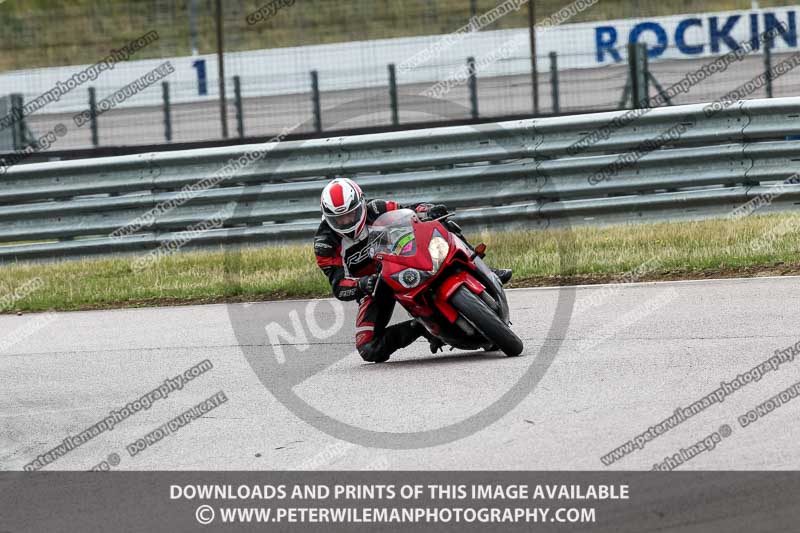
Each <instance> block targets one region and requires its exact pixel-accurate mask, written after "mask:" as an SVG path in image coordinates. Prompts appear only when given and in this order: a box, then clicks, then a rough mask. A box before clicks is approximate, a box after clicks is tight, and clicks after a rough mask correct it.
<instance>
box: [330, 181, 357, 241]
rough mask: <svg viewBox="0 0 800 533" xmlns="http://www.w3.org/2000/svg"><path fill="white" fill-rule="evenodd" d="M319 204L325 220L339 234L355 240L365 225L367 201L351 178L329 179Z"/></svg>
mask: <svg viewBox="0 0 800 533" xmlns="http://www.w3.org/2000/svg"><path fill="white" fill-rule="evenodd" d="M320 206H321V207H322V216H323V217H324V218H325V221H326V222H327V223H328V225H329V226H330V227H331V229H333V231H335V232H336V233H338V234H339V235H342V236H344V237H347V238H349V239H354V240H355V239H357V238H358V237H359V236H360V235H361V232H363V231H364V228H366V226H367V201H366V200H365V199H364V193H363V192H361V187H359V186H358V185H357V184H356V182H354V181H353V180H350V179H347V178H336V179H334V180H331V182H330V183H328V184H327V185H326V186H325V188H324V189H323V190H322V198H321V200H320Z"/></svg>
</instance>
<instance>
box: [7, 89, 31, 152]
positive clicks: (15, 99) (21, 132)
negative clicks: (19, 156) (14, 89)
mask: <svg viewBox="0 0 800 533" xmlns="http://www.w3.org/2000/svg"><path fill="white" fill-rule="evenodd" d="M9 100H10V104H11V110H10V116H11V117H12V119H14V124H12V126H11V144H12V146H13V147H14V148H13V149H14V150H22V149H24V148H25V147H26V146H27V145H28V142H29V141H31V140H32V139H28V138H27V135H26V134H25V133H26V130H27V128H26V127H25V115H24V111H23V109H22V108H23V106H24V105H25V100H24V97H23V96H22V95H21V94H19V93H13V94H12V95H11V96H10V97H9Z"/></svg>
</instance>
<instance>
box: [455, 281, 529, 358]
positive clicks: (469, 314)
mask: <svg viewBox="0 0 800 533" xmlns="http://www.w3.org/2000/svg"><path fill="white" fill-rule="evenodd" d="M450 304H451V305H452V306H453V307H455V308H456V310H457V311H458V312H459V314H461V316H463V317H464V318H465V319H466V320H467V321H468V322H469V323H470V324H472V326H473V327H474V328H475V329H477V330H478V331H479V332H480V333H481V335H483V336H484V337H485V338H486V339H487V340H488V341H489V342H491V343H492V344H494V345H496V346H498V347H499V348H500V349H501V350H502V351H503V353H505V354H506V355H507V356H509V357H516V356H518V355H519V354H521V353H522V350H523V348H524V347H523V346H522V340H521V339H520V338H519V337H517V335H516V334H515V333H514V332H513V331H511V328H509V327H508V325H507V324H506V323H505V322H503V321H502V320H501V319H500V317H499V316H497V315H496V314H495V312H494V311H492V310H491V309H490V308H489V306H488V305H486V304H485V303H484V302H483V300H481V299H480V297H479V296H477V295H475V294H474V293H473V292H472V291H470V290H469V289H468V288H467V287H466V286H464V285H462V286H461V287H459V289H458V290H457V291H456V292H455V294H453V296H452V297H451V298H450Z"/></svg>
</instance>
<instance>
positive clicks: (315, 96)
mask: <svg viewBox="0 0 800 533" xmlns="http://www.w3.org/2000/svg"><path fill="white" fill-rule="evenodd" d="M311 103H312V105H313V108H314V129H315V130H316V132H317V133H320V132H322V107H321V106H320V103H319V75H318V74H317V71H316V70H312V71H311Z"/></svg>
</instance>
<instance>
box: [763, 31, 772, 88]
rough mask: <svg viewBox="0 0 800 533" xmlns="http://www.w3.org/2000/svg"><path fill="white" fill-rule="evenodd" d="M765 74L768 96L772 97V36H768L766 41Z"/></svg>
mask: <svg viewBox="0 0 800 533" xmlns="http://www.w3.org/2000/svg"><path fill="white" fill-rule="evenodd" d="M764 74H765V76H766V82H767V84H766V90H767V98H772V38H768V39H767V41H766V42H765V43H764Z"/></svg>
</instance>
